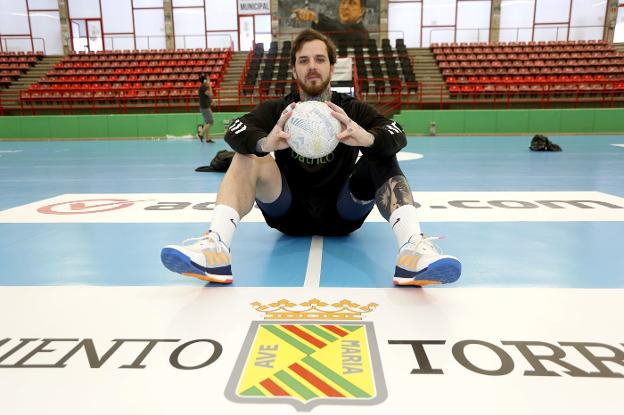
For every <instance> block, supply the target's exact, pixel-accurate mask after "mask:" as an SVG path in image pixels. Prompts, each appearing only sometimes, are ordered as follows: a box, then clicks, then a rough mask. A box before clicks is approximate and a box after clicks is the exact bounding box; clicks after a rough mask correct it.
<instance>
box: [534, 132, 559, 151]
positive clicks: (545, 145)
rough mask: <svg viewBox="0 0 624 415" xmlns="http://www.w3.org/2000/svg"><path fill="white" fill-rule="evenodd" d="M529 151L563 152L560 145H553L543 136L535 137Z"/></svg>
mask: <svg viewBox="0 0 624 415" xmlns="http://www.w3.org/2000/svg"><path fill="white" fill-rule="evenodd" d="M529 149H531V151H561V147H560V146H559V145H558V144H555V143H553V142H552V141H550V140H549V139H548V137H546V136H544V135H541V134H537V135H535V136H533V139H532V140H531V145H530V146H529Z"/></svg>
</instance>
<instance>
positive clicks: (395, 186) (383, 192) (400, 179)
mask: <svg viewBox="0 0 624 415" xmlns="http://www.w3.org/2000/svg"><path fill="white" fill-rule="evenodd" d="M375 203H376V204H377V208H378V209H379V212H380V213H381V216H383V217H384V218H385V219H386V220H388V219H390V215H392V212H394V211H395V210H396V209H398V208H400V207H401V206H403V205H413V204H414V199H413V198H412V191H411V190H410V187H409V184H407V179H406V178H405V176H394V177H391V178H390V179H388V181H387V182H386V183H384V184H383V185H382V186H381V187H380V188H379V189H377V192H376V193H375Z"/></svg>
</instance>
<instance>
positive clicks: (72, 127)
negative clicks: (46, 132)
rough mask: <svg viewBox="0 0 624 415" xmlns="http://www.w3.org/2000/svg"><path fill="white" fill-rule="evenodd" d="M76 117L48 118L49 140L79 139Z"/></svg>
mask: <svg viewBox="0 0 624 415" xmlns="http://www.w3.org/2000/svg"><path fill="white" fill-rule="evenodd" d="M78 118H80V116H78V115H67V116H65V115H60V116H52V117H50V138H76V137H80V128H79V122H78Z"/></svg>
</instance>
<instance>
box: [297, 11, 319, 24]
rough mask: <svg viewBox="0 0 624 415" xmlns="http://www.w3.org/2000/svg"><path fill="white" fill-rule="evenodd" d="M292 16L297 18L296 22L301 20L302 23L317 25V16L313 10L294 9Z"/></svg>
mask: <svg viewBox="0 0 624 415" xmlns="http://www.w3.org/2000/svg"><path fill="white" fill-rule="evenodd" d="M293 14H294V15H295V17H296V18H297V20H301V21H302V22H314V23H318V16H317V15H316V13H315V12H314V11H313V10H308V9H294V10H293Z"/></svg>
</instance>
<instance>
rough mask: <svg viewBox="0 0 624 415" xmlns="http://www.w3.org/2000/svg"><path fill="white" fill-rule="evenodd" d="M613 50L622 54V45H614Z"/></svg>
mask: <svg viewBox="0 0 624 415" xmlns="http://www.w3.org/2000/svg"><path fill="white" fill-rule="evenodd" d="M613 48H614V49H615V51H616V52H618V53H622V54H624V43H614V44H613Z"/></svg>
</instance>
